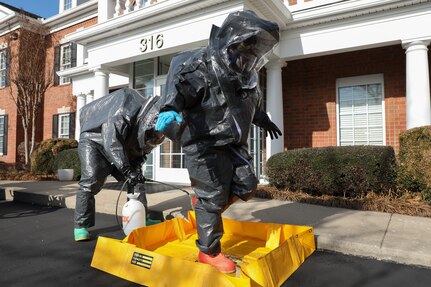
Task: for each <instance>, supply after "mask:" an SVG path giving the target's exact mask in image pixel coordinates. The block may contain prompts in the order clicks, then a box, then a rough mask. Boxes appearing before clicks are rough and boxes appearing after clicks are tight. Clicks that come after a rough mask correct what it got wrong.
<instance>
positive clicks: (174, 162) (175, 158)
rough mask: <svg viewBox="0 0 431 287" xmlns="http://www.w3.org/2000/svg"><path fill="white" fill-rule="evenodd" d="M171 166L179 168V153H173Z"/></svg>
mask: <svg viewBox="0 0 431 287" xmlns="http://www.w3.org/2000/svg"><path fill="white" fill-rule="evenodd" d="M172 167H173V168H181V155H173V156H172Z"/></svg>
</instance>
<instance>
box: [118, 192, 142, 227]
mask: <svg viewBox="0 0 431 287" xmlns="http://www.w3.org/2000/svg"><path fill="white" fill-rule="evenodd" d="M138 196H139V193H128V194H127V197H128V198H129V200H128V201H127V202H126V203H125V204H124V206H123V231H124V234H126V235H129V233H130V232H132V231H133V230H134V229H136V228H140V227H144V226H145V222H146V214H145V207H144V205H143V204H142V202H140V201H139V200H138Z"/></svg>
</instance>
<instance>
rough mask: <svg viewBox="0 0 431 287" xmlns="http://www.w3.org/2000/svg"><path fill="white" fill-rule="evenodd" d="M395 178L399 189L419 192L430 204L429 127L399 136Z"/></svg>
mask: <svg viewBox="0 0 431 287" xmlns="http://www.w3.org/2000/svg"><path fill="white" fill-rule="evenodd" d="M397 178H398V186H399V187H400V188H403V189H406V190H409V191H412V192H421V194H422V197H423V199H424V200H427V201H429V202H431V126H424V127H418V128H413V129H409V130H406V131H404V132H402V133H401V134H400V151H399V153H398V176H397Z"/></svg>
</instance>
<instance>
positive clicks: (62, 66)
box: [54, 43, 76, 85]
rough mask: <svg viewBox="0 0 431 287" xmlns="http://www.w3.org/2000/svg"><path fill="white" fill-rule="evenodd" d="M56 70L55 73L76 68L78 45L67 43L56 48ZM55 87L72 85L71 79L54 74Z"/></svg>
mask: <svg viewBox="0 0 431 287" xmlns="http://www.w3.org/2000/svg"><path fill="white" fill-rule="evenodd" d="M54 53H55V55H54V69H55V72H58V71H64V70H67V69H70V68H72V67H76V44H73V43H67V44H64V45H61V46H58V47H56V48H55V51H54ZM54 75H55V79H54V84H55V85H64V84H70V82H71V81H70V78H67V77H59V76H58V75H57V73H54Z"/></svg>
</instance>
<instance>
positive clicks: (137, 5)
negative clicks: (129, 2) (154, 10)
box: [134, 0, 144, 11]
mask: <svg viewBox="0 0 431 287" xmlns="http://www.w3.org/2000/svg"><path fill="white" fill-rule="evenodd" d="M142 7H144V1H143V0H136V1H135V7H134V10H135V11H136V10H139V9H141V8H142Z"/></svg>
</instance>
